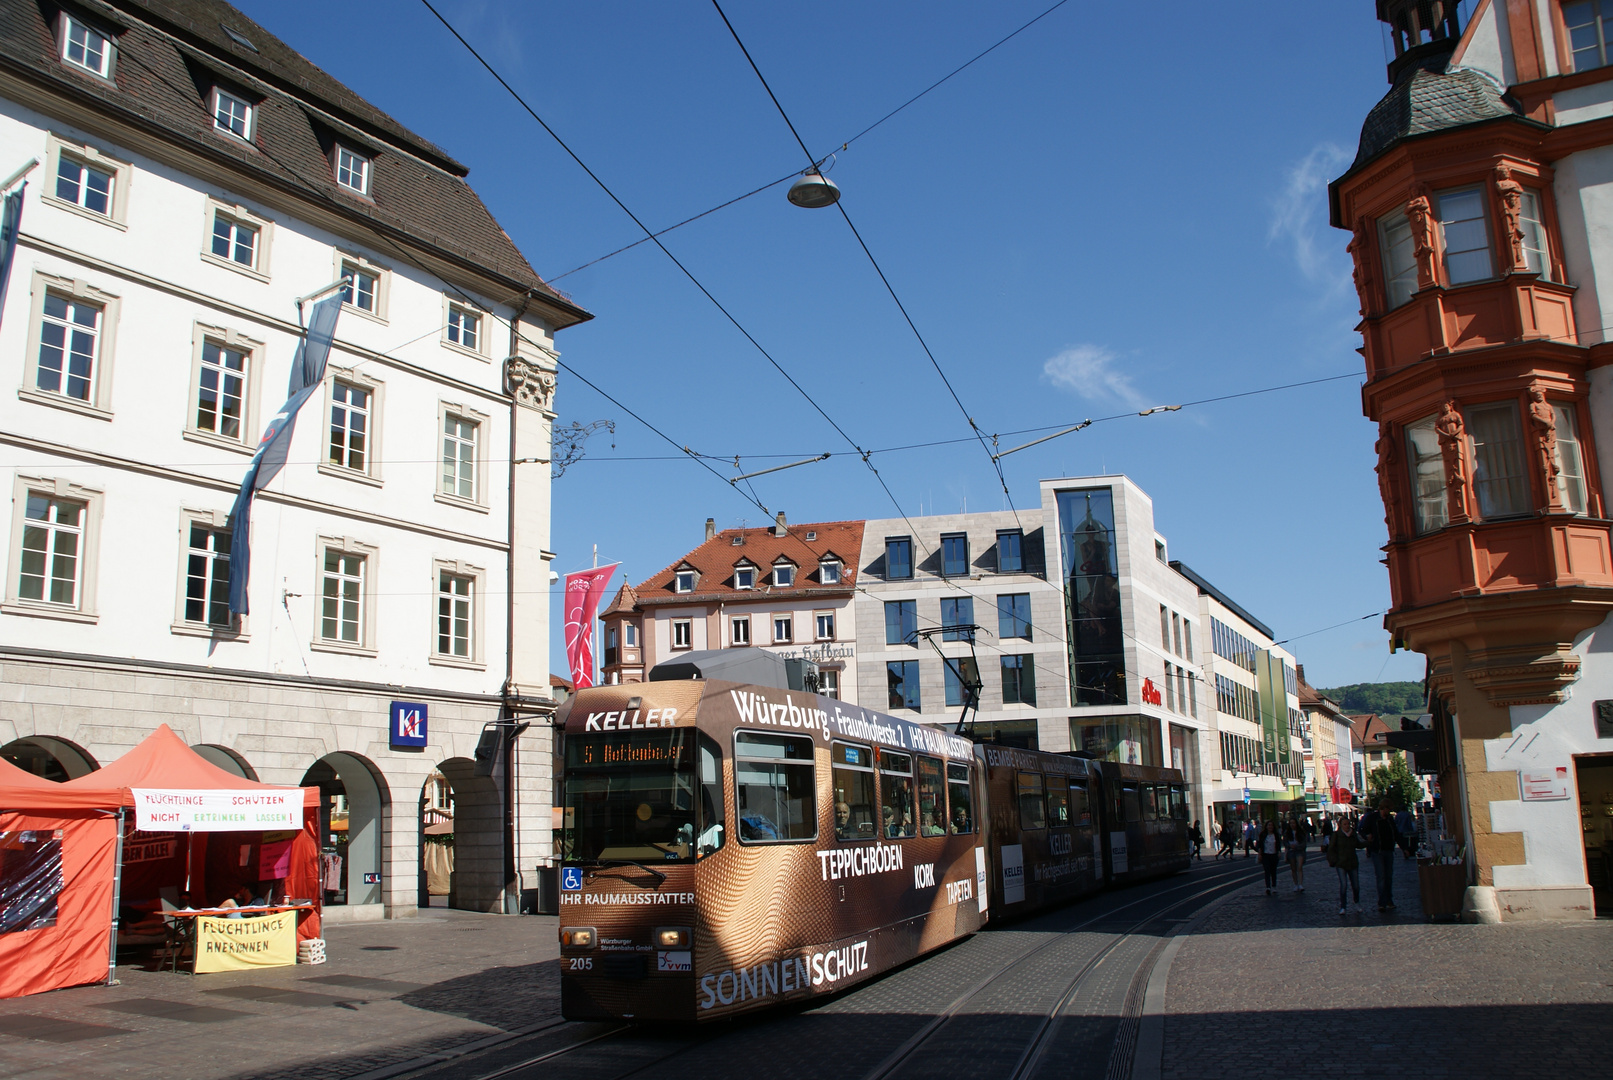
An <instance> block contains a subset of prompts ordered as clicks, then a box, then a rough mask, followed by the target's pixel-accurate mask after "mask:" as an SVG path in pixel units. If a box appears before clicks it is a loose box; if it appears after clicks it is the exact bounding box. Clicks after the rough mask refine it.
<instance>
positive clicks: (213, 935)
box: [196, 911, 297, 974]
mask: <svg viewBox="0 0 1613 1080" xmlns="http://www.w3.org/2000/svg"><path fill="white" fill-rule="evenodd" d="M296 962H297V913H296V912H295V911H282V912H278V913H277V914H274V915H263V916H259V917H258V918H251V919H215V918H212V917H209V916H203V917H201V918H198V919H197V920H196V972H197V974H201V973H203V972H208V971H242V970H246V969H250V968H260V967H285V966H287V965H289V964H295V963H296Z"/></svg>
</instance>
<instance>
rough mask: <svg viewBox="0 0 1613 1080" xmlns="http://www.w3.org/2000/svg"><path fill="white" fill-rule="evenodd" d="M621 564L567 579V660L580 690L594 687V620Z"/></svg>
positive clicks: (582, 572)
mask: <svg viewBox="0 0 1613 1080" xmlns="http://www.w3.org/2000/svg"><path fill="white" fill-rule="evenodd" d="M619 565H620V564H619V563H611V564H610V565H609V566H596V567H594V568H593V569H592V570H578V571H577V572H576V573H575V574H567V575H566V600H565V604H566V660H567V662H569V663H570V664H571V681H572V682H573V683H576V685H577V689H578V690H581V689H583V688H585V687H589V686H592V685H594V616H595V615H596V614H597V613H598V612H599V601H600V599H601V598H603V597H604V595H605V585H606V583H607V582H609V581H610V576H611V575H612V574H614V573H615V572H616V567H617V566H619Z"/></svg>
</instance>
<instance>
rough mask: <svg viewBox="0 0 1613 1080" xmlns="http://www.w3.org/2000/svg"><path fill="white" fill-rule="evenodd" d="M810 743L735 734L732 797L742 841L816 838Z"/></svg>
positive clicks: (791, 738)
mask: <svg viewBox="0 0 1613 1080" xmlns="http://www.w3.org/2000/svg"><path fill="white" fill-rule="evenodd" d="M814 772H815V770H814V768H813V764H812V739H811V738H810V737H807V736H800V735H763V734H760V733H757V732H751V731H739V732H735V733H734V793H735V795H736V796H737V801H738V804H739V806H738V809H739V840H740V842H741V843H750V844H762V843H770V842H775V841H780V840H811V839H813V838H814V837H816V836H817V835H818V809H817V797H816V790H815V789H816V784H815V783H814V780H813V774H814Z"/></svg>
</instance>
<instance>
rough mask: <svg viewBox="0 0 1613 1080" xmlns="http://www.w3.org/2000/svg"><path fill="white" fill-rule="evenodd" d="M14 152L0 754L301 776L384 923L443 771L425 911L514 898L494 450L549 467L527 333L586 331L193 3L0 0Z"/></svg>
mask: <svg viewBox="0 0 1613 1080" xmlns="http://www.w3.org/2000/svg"><path fill="white" fill-rule="evenodd" d="M47 12H50V13H54V15H53V16H52V17H51V18H49V19H47V17H46V13H47ZM30 159H37V165H36V166H35V167H34V168H33V170H32V171H31V172H30V173H29V174H28V177H27V185H28V186H27V189H26V196H25V199H24V203H23V213H22V227H21V239H20V243H19V244H18V247H17V249H16V258H15V265H14V266H13V268H12V270H11V274H10V282H9V290H8V292H7V293H6V296H5V303H4V308H3V309H0V388H3V389H4V391H5V392H4V393H0V447H3V448H4V456H3V459H0V460H3V466H0V468H3V470H4V472H5V474H6V475H7V476H8V477H9V480H10V494H11V504H10V505H11V515H10V518H9V521H8V522H7V532H6V537H5V543H4V545H3V546H4V549H5V551H6V556H5V557H6V563H5V580H4V589H5V592H4V600H3V603H0V753H3V754H5V755H6V756H7V757H9V758H11V759H13V760H15V761H18V762H20V763H22V764H23V765H24V766H25V767H29V768H32V769H34V770H35V771H38V772H45V773H47V774H51V775H57V776H60V775H62V774H66V775H78V774H79V773H81V772H83V771H86V770H87V769H89V768H92V767H95V766H96V765H97V764H99V763H104V762H106V761H109V760H111V759H113V758H115V757H116V756H117V755H119V754H120V753H121V752H123V751H124V750H126V749H127V748H128V747H130V746H132V745H134V744H135V743H136V742H138V741H139V740H140V739H141V738H143V737H144V736H145V735H147V734H148V733H149V732H150V731H152V730H153V729H154V728H155V727H156V726H157V725H158V724H159V723H166V724H168V725H169V726H171V727H172V728H173V729H174V730H175V731H176V732H178V733H179V734H180V736H181V737H182V738H184V739H185V740H186V742H188V743H190V744H191V745H193V746H196V747H198V748H199V749H201V750H202V752H203V753H204V754H205V755H206V756H208V757H209V758H210V759H212V760H214V761H215V762H216V763H218V764H221V765H224V766H225V767H227V768H231V769H234V770H235V771H238V772H240V773H242V774H243V775H247V776H250V777H254V778H256V779H259V780H262V781H265V782H270V783H281V784H299V783H308V784H314V783H319V784H320V785H321V786H323V787H324V788H325V789H326V791H327V793H328V795H329V796H330V798H329V799H328V800H327V805H328V806H330V807H333V808H335V810H336V814H337V817H338V820H340V818H341V815H342V811H344V810H345V812H346V825H347V827H346V831H345V835H342V836H338V835H337V833H338V832H340V830H336V831H331V832H328V833H327V837H328V838H329V839H330V840H331V841H332V843H333V845H334V846H335V847H336V848H339V850H340V853H341V854H342V855H343V856H344V871H345V873H346V887H345V888H344V889H343V890H340V891H339V894H331V895H330V896H328V899H331V900H336V901H345V902H346V904H347V905H348V906H349V908H350V910H349V911H348V912H347V915H348V917H379V916H380V915H381V914H382V913H383V912H384V913H386V914H389V915H393V916H397V915H405V914H410V913H412V912H413V911H414V908H415V905H416V902H417V897H418V896H419V893H420V886H419V874H418V869H419V866H420V858H421V856H420V828H419V822H418V820H417V819H418V813H417V806H418V805H419V801H420V795H421V790H422V785H424V784H425V783H426V782H427V778H428V777H430V776H432V775H433V773H434V772H440V774H441V775H442V776H444V777H446V778H447V780H448V781H449V782H450V783H451V784H452V785H453V788H454V791H453V796H454V804H455V808H456V820H457V825H456V828H457V833H456V836H457V841H458V845H459V850H458V852H457V867H458V873H457V879H458V880H457V884H456V893H457V895H456V897H455V902H457V903H459V904H460V905H461V906H467V907H477V908H481V909H485V910H498V909H513V905H514V903H515V902H516V901H517V900H518V899H519V891H520V890H522V889H526V890H531V889H533V888H534V887H535V868H536V866H537V865H538V864H539V863H540V862H544V861H546V860H547V859H548V858H549V855H550V831H549V830H550V820H551V815H550V785H549V776H548V773H549V769H550V765H549V762H550V754H549V749H548V747H549V726H548V725H547V724H546V723H541V722H540V723H535V724H533V726H532V727H531V728H530V730H528V731H526V732H525V734H523V735H521V736H520V737H519V739H518V740H517V743H516V749H515V764H514V767H513V772H506V771H505V770H504V768H503V764H502V758H501V760H500V767H499V770H498V771H497V772H496V773H495V775H494V776H493V777H491V778H489V777H481V778H478V777H476V776H474V775H473V773H474V769H473V761H474V757H475V751H476V747H477V744H478V741H479V739H480V738H481V736H482V733H483V728H484V725H486V724H488V723H490V722H493V721H497V720H499V719H501V718H506V719H516V720H520V719H522V718H527V719H532V718H540V719H541V717H542V716H544V715H545V714H547V713H549V712H552V707H553V703H552V699H551V697H550V692H549V672H548V666H547V661H548V655H549V648H548V641H547V636H548V626H549V615H548V588H549V580H548V579H549V560H550V558H552V556H551V555H550V554H549V553H548V552H547V550H546V549H547V547H548V542H549V470H548V468H547V466H545V465H543V464H535V465H534V464H528V465H515V466H512V465H511V464H510V462H511V461H512V459H520V458H527V459H538V460H546V459H547V458H548V457H549V456H550V455H549V446H550V427H551V422H552V420H553V416H554V414H553V412H552V407H553V391H554V386H555V374H554V373H555V370H556V368H555V355H556V354H555V353H554V352H553V335H554V333H555V332H556V331H558V330H560V329H562V328H564V327H566V326H570V325H572V324H574V323H577V322H579V321H582V320H584V319H586V318H588V317H589V316H588V314H587V313H586V312H584V311H582V310H581V309H579V308H577V307H576V306H575V305H573V304H571V303H570V302H569V301H567V300H566V299H564V298H563V297H561V296H559V295H558V294H556V293H555V292H554V291H553V290H550V289H549V288H548V287H547V286H545V285H544V284H543V283H542V281H541V280H540V279H539V278H538V277H537V275H536V274H535V273H534V272H533V271H532V269H531V268H530V266H529V265H528V264H527V262H526V261H525V259H524V258H523V257H522V256H521V254H520V252H519V251H517V250H516V249H515V247H514V246H513V245H512V244H511V242H510V241H509V239H508V237H507V236H506V235H505V234H504V232H503V231H502V230H501V229H500V228H499V226H498V224H497V222H495V221H494V220H493V218H492V216H491V215H490V214H489V213H488V212H487V210H486V208H485V207H484V206H483V205H482V204H481V202H480V200H479V199H478V198H477V197H476V195H475V193H474V192H473V191H472V190H471V189H470V188H469V186H468V185H467V184H466V183H465V180H464V176H465V173H466V169H465V168H464V167H463V166H461V165H459V164H457V163H456V162H454V161H453V160H452V159H451V158H449V157H448V156H447V155H445V154H444V153H443V152H442V151H441V150H439V149H437V148H436V147H434V146H432V145H431V144H430V143H428V142H426V141H425V140H423V139H421V138H420V137H419V136H417V135H414V134H413V133H411V132H409V131H407V130H405V129H403V128H402V127H401V126H400V125H398V124H397V122H396V121H394V120H392V119H391V118H390V117H388V116H387V115H386V114H384V113H382V112H380V111H379V110H377V109H375V108H374V107H373V106H372V105H370V104H368V103H367V102H365V101H363V100H362V99H360V98H359V97H358V96H357V95H355V94H353V92H352V91H350V90H348V89H347V88H346V87H343V86H342V85H340V84H339V83H337V82H336V81H335V80H333V79H331V78H330V77H329V76H328V75H326V74H325V73H324V72H322V71H320V70H319V69H317V68H315V67H313V66H312V65H310V64H309V63H308V62H307V61H306V60H304V59H303V58H302V57H301V56H300V55H298V54H297V53H296V52H295V51H294V50H293V49H292V48H290V47H288V46H287V45H286V44H284V43H282V42H280V41H278V40H276V39H275V38H273V37H272V36H271V35H270V34H269V33H268V32H267V31H265V30H264V29H263V28H262V27H259V26H257V25H256V24H254V23H252V22H251V21H250V20H248V19H246V18H245V17H244V16H242V15H241V14H240V13H239V12H237V11H236V10H235V9H233V8H231V7H229V6H228V5H225V4H222V3H216V2H212V0H172V2H158V0H118V2H116V3H103V2H100V0H82V2H76V3H74V4H71V5H68V6H66V7H63V8H60V9H58V8H57V7H56V6H54V5H47V6H41V5H38V4H34V3H28V2H25V0H4V2H3V3H0V175H6V174H10V173H11V172H12V171H13V170H14V169H16V168H18V167H20V166H23V165H24V164H25V163H26V162H28V161H29V160H30ZM342 278H346V279H347V281H348V283H349V284H348V293H347V297H348V303H346V304H345V305H344V310H343V313H342V315H341V317H340V321H339V323H338V326H337V331H336V344H335V348H334V350H333V351H332V354H331V357H330V366H329V371H328V374H327V378H326V381H325V385H324V386H323V387H322V388H321V389H320V390H319V391H318V392H317V393H316V394H315V396H314V397H313V399H311V400H310V402H309V403H308V405H307V406H306V407H305V408H304V409H303V411H302V414H301V416H300V418H299V420H298V426H297V429H296V434H295V438H294V440H293V443H292V447H291V451H290V457H289V464H288V465H287V467H286V468H285V469H284V471H283V472H282V473H281V474H280V475H279V477H278V478H277V479H276V480H275V481H274V482H273V483H272V484H271V485H270V486H269V487H268V488H267V489H265V490H264V491H262V492H260V493H259V495H258V497H257V500H256V506H255V509H254V513H253V516H252V532H251V538H252V563H251V570H252V573H251V590H250V609H251V611H250V614H249V615H247V616H244V617H231V616H230V615H229V613H228V611H227V604H226V602H225V597H226V586H225V579H226V578H227V572H228V571H227V566H228V563H227V560H228V556H229V532H228V524H229V522H228V514H229V511H230V507H231V504H232V502H233V500H234V497H235V492H236V488H237V486H238V485H239V484H240V482H241V478H242V475H243V473H244V471H245V469H246V466H247V464H248V462H249V460H250V458H251V456H252V452H253V449H254V447H255V444H256V441H257V439H258V436H259V433H260V432H261V431H262V430H263V428H264V425H265V424H266V422H267V421H268V419H269V418H270V417H271V416H272V415H273V414H274V412H275V411H276V410H277V409H278V408H279V407H280V404H281V402H282V401H283V400H284V399H285V391H284V389H283V388H284V387H285V385H286V382H287V378H288V373H289V371H290V366H291V362H292V357H293V354H294V351H295V349H296V347H297V343H298V339H299V308H298V304H297V298H299V297H302V296H306V295H307V294H311V293H314V292H316V291H318V290H320V289H321V288H322V287H324V286H327V285H328V284H330V283H332V282H333V281H337V280H340V279H342ZM393 702H406V703H417V704H423V705H425V706H426V708H427V726H428V733H429V742H428V744H427V745H426V747H425V748H424V749H395V748H393V747H392V746H391V745H390V742H391V741H390V739H389V735H388V732H389V727H390V717H389V706H390V705H391V703H393ZM511 775H513V777H514V781H515V785H516V790H515V791H514V792H513V793H512V792H510V791H509V790H507V789H506V778H507V777H509V776H511ZM507 798H509V799H513V802H514V805H515V808H516V812H517V819H516V827H515V829H514V831H513V834H506V831H505V829H504V826H503V820H504V814H505V800H506V799H507ZM338 799H339V801H337V800H338ZM333 913H334V912H333Z"/></svg>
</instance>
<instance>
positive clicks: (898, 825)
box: [879, 750, 917, 837]
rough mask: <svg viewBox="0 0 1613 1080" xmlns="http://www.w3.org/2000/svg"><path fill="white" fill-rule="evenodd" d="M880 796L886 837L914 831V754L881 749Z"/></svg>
mask: <svg viewBox="0 0 1613 1080" xmlns="http://www.w3.org/2000/svg"><path fill="white" fill-rule="evenodd" d="M879 796H880V800H881V801H882V802H883V803H884V806H883V813H884V815H885V820H884V825H885V827H884V830H883V831H884V834H885V835H886V836H887V837H899V836H913V835H915V833H916V831H917V830H916V828H915V826H916V824H917V823H916V822H915V821H914V820H913V757H912V755H911V754H893V753H891V752H890V751H889V750H881V751H880V752H879Z"/></svg>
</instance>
